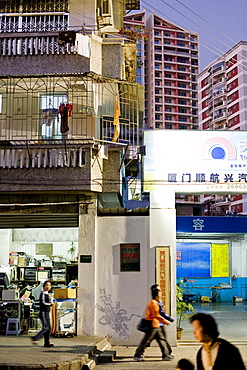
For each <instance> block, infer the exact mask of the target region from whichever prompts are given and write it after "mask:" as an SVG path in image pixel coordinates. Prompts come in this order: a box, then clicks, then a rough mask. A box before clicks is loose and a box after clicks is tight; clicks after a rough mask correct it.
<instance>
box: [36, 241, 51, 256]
mask: <svg viewBox="0 0 247 370" xmlns="http://www.w3.org/2000/svg"><path fill="white" fill-rule="evenodd" d="M52 247H53V245H52V243H40V244H36V254H38V255H44V256H52V254H53V248H52Z"/></svg>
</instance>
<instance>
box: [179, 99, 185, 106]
mask: <svg viewBox="0 0 247 370" xmlns="http://www.w3.org/2000/svg"><path fill="white" fill-rule="evenodd" d="M178 104H180V105H186V100H178Z"/></svg>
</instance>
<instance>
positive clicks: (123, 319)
mask: <svg viewBox="0 0 247 370" xmlns="http://www.w3.org/2000/svg"><path fill="white" fill-rule="evenodd" d="M99 293H100V300H101V304H97V308H98V310H99V311H100V312H102V316H101V317H100V318H99V324H101V325H108V326H110V328H111V329H112V330H114V331H115V332H116V333H117V334H118V336H119V338H121V339H125V340H127V339H128V338H129V333H128V332H129V328H128V323H129V322H130V320H131V319H132V318H133V317H140V315H136V314H131V315H129V316H128V313H127V310H125V309H124V308H121V305H120V302H118V301H116V302H115V303H113V302H112V298H111V294H107V293H106V289H100V290H99Z"/></svg>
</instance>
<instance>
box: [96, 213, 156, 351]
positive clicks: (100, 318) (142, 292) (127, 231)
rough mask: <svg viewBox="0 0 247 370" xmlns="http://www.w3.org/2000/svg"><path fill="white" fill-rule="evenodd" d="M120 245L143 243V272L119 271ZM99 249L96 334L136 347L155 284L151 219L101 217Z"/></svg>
mask: <svg viewBox="0 0 247 370" xmlns="http://www.w3.org/2000/svg"><path fill="white" fill-rule="evenodd" d="M120 243H140V264H141V271H140V272H121V271H120ZM96 250H97V253H96V266H97V267H96V271H97V272H96V334H97V335H102V336H107V337H108V338H109V339H110V341H111V343H112V344H119V345H126V344H128V345H137V344H139V342H140V340H141V338H142V336H143V335H142V334H141V333H140V332H138V331H137V329H136V325H137V323H138V322H139V320H140V317H141V316H142V315H143V313H144V310H145V308H146V305H147V302H148V300H149V299H150V292H149V287H150V286H151V285H152V284H154V283H155V272H154V265H153V263H150V248H149V217H144V216H143V217H135V216H132V217H98V218H97V237H96Z"/></svg>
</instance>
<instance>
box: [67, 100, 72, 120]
mask: <svg viewBox="0 0 247 370" xmlns="http://www.w3.org/2000/svg"><path fill="white" fill-rule="evenodd" d="M66 107H67V108H68V117H71V116H72V110H73V104H72V103H67V104H66Z"/></svg>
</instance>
